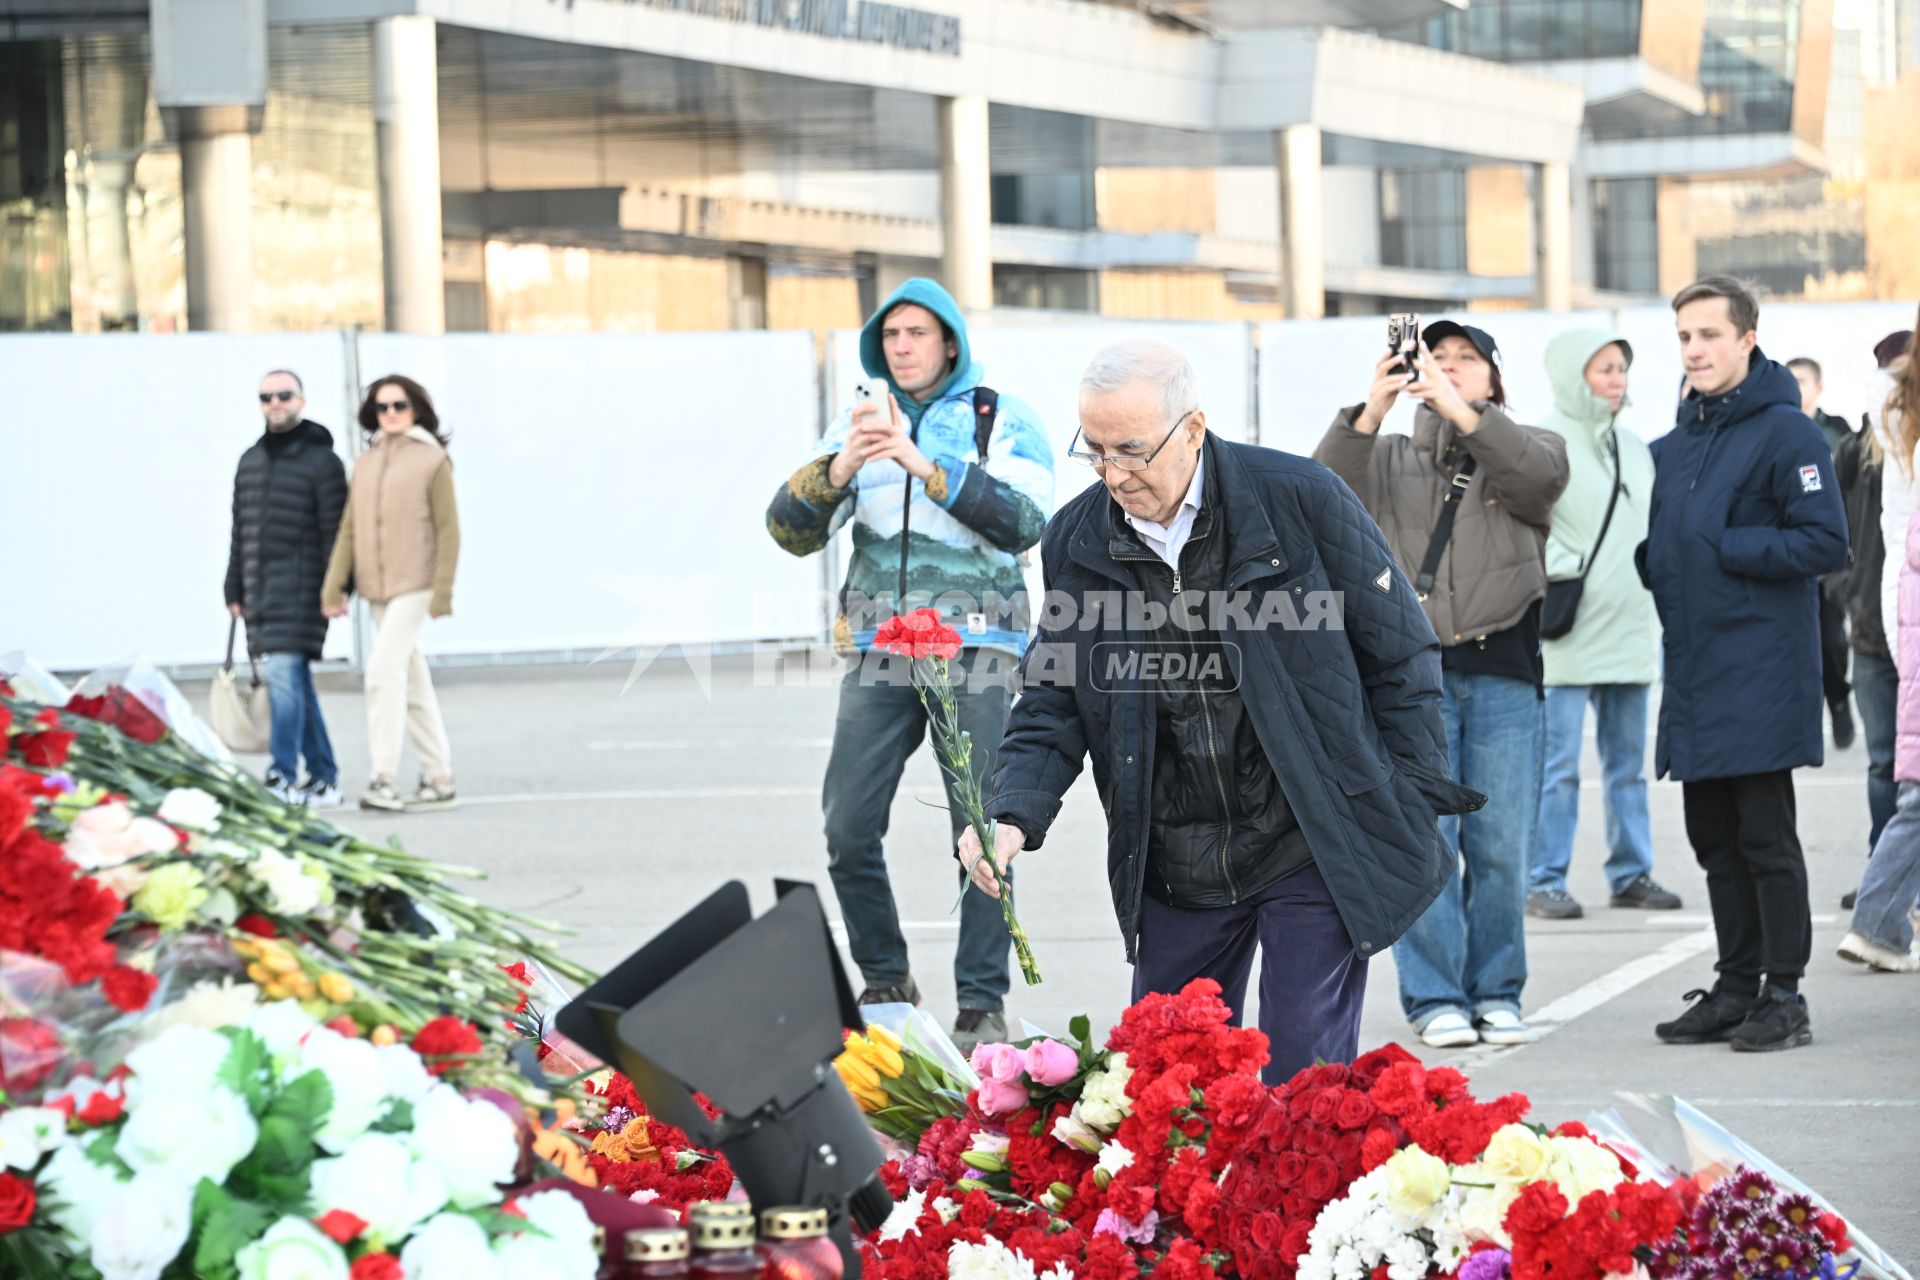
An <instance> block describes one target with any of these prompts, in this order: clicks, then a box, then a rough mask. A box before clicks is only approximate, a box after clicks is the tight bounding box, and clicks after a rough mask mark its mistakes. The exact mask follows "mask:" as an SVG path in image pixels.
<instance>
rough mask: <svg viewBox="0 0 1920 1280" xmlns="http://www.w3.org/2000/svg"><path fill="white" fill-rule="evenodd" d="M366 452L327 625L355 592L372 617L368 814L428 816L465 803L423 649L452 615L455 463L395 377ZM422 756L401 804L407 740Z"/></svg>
mask: <svg viewBox="0 0 1920 1280" xmlns="http://www.w3.org/2000/svg"><path fill="white" fill-rule="evenodd" d="M360 426H361V429H362V430H364V431H365V432H366V433H367V434H368V436H369V437H370V442H369V446H368V449H367V451H366V452H365V453H364V454H362V455H361V456H360V459H359V461H358V462H356V463H355V464H354V468H353V484H352V487H351V489H350V491H349V493H348V495H347V509H346V512H345V514H344V515H342V516H341V519H340V535H339V537H338V539H337V540H336V541H335V542H334V544H333V560H332V562H331V563H330V564H329V565H328V566H327V578H326V582H325V584H324V585H323V586H322V588H321V608H322V610H323V611H324V612H325V613H326V614H327V616H328V617H335V618H337V617H339V616H340V615H341V614H344V613H345V612H346V611H347V599H346V594H347V591H348V589H349V586H351V588H352V589H353V590H355V591H358V592H359V593H360V595H361V596H362V597H364V598H365V599H366V601H367V603H369V604H370V605H372V606H373V625H374V627H375V628H376V630H377V638H376V639H375V641H374V645H373V654H372V656H371V657H370V658H369V659H368V661H367V742H368V751H369V754H370V755H371V756H372V758H373V777H372V779H371V780H370V781H369V782H368V783H367V789H366V791H365V792H364V793H363V794H362V795H361V797H360V806H361V808H363V809H380V810H385V811H388V812H398V811H402V810H404V811H406V812H409V813H414V812H425V811H429V810H436V809H451V808H453V807H454V806H455V805H456V804H457V803H458V799H457V796H456V794H455V791H454V785H453V758H452V753H451V752H450V750H449V749H448V746H447V728H446V724H445V723H444V722H443V721H442V719H441V716H440V703H439V700H438V699H437V698H436V697H435V696H434V692H433V677H432V676H431V675H429V674H428V672H427V660H426V658H425V657H424V656H422V654H421V652H420V648H419V644H418V640H419V637H420V629H421V628H422V627H424V626H425V625H426V623H427V619H429V618H444V617H446V616H447V615H448V614H450V613H452V612H453V573H454V567H455V565H456V564H457V563H458V561H459V559H460V517H459V513H458V511H457V510H456V509H455V505H454V497H453V462H452V460H451V459H449V458H448V457H447V449H446V445H447V436H446V435H445V434H444V433H442V432H441V430H440V416H439V415H438V414H437V413H435V412H434V409H433V400H432V399H431V398H430V397H429V396H428V395H427V389H426V388H425V387H423V386H421V385H420V384H419V383H417V382H415V381H414V380H413V379H411V378H406V377H402V376H400V375H399V374H394V375H392V376H390V377H387V378H382V379H381V380H380V381H379V382H376V383H374V385H373V390H372V391H370V392H368V393H367V398H366V400H365V402H364V403H362V404H361V406H360ZM407 737H411V738H412V739H413V749H414V751H415V752H416V753H418V755H419V756H420V785H419V787H418V788H416V789H415V791H414V792H413V794H412V795H411V796H408V797H405V798H403V797H402V796H401V794H400V791H399V788H398V787H397V786H396V785H395V783H394V779H395V777H396V776H397V775H398V773H399V770H400V749H401V745H402V741H403V739H404V738H407Z"/></svg>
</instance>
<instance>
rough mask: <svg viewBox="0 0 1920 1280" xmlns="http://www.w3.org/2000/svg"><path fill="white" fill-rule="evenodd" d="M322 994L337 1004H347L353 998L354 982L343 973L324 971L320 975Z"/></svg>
mask: <svg viewBox="0 0 1920 1280" xmlns="http://www.w3.org/2000/svg"><path fill="white" fill-rule="evenodd" d="M320 994H321V995H323V996H325V997H326V998H327V999H329V1000H331V1001H333V1002H334V1003H335V1004H345V1003H347V1001H349V1000H351V999H353V983H351V982H349V981H348V980H347V976H346V975H345V974H343V973H323V974H321V975H320Z"/></svg>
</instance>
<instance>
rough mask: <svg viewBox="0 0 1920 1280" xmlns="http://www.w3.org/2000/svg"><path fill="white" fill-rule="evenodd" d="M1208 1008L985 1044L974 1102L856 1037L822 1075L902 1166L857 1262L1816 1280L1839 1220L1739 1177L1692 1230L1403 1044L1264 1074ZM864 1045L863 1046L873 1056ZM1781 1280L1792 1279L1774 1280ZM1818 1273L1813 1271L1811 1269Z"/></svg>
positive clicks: (1136, 1271) (1073, 1269) (1550, 1278)
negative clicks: (886, 1215) (1091, 1032)
mask: <svg viewBox="0 0 1920 1280" xmlns="http://www.w3.org/2000/svg"><path fill="white" fill-rule="evenodd" d="M1227 1019H1228V1011H1227V1008H1226V1006H1225V1005H1224V1004H1223V1003H1221V1001H1220V999H1219V988H1218V987H1217V986H1216V985H1215V984H1213V983H1212V982H1209V981H1204V980H1203V981H1198V982H1195V983H1192V984H1190V985H1189V986H1188V987H1187V988H1186V989H1185V990H1184V991H1182V992H1181V993H1180V994H1179V995H1177V996H1149V997H1148V998H1147V999H1145V1000H1143V1001H1141V1002H1140V1003H1139V1004H1137V1005H1135V1006H1134V1007H1133V1008H1131V1009H1129V1010H1128V1011H1127V1012H1126V1014H1125V1015H1124V1016H1123V1017H1122V1019H1121V1022H1120V1025H1119V1026H1118V1027H1116V1028H1115V1029H1114V1031H1113V1032H1112V1034H1111V1035H1110V1036H1109V1038H1108V1040H1107V1044H1106V1047H1105V1048H1104V1049H1099V1048H1095V1047H1094V1046H1092V1045H1091V1044H1089V1043H1088V1034H1087V1032H1088V1024H1087V1021H1086V1020H1085V1019H1078V1020H1076V1022H1075V1024H1074V1026H1073V1027H1072V1029H1071V1033H1070V1035H1069V1037H1068V1038H1067V1039H1066V1040H1053V1039H1047V1038H1039V1039H1034V1040H1029V1041H1023V1042H1020V1043H1018V1044H983V1045H981V1046H979V1047H978V1048H977V1049H976V1050H975V1051H974V1055H973V1059H972V1066H973V1069H974V1071H975V1072H976V1073H977V1074H978V1077H979V1082H978V1085H977V1086H976V1087H972V1088H970V1089H969V1088H966V1087H965V1082H962V1081H958V1080H955V1079H954V1078H953V1077H952V1076H951V1074H950V1073H947V1072H944V1071H942V1070H941V1069H940V1068H939V1067H938V1066H936V1065H934V1064H933V1063H932V1062H931V1061H930V1060H929V1059H928V1058H927V1057H924V1056H922V1055H920V1054H917V1053H914V1052H911V1051H905V1052H902V1051H900V1050H899V1049H898V1047H897V1046H898V1041H897V1040H895V1039H893V1038H891V1037H885V1036H884V1034H883V1033H880V1032H879V1031H878V1029H870V1031H869V1034H868V1036H867V1037H865V1038H864V1039H861V1038H855V1040H850V1041H849V1047H848V1051H847V1053H846V1054H844V1055H843V1056H842V1058H841V1059H840V1060H839V1062H837V1063H836V1066H837V1068H838V1069H839V1070H840V1072H841V1075H842V1078H843V1079H844V1080H846V1081H847V1083H848V1084H849V1087H850V1088H851V1089H852V1091H853V1092H854V1095H855V1098H856V1100H857V1101H858V1102H859V1103H860V1105H861V1106H862V1107H863V1108H864V1109H865V1110H866V1111H867V1112H868V1114H869V1118H870V1120H871V1121H872V1122H873V1123H874V1126H875V1128H876V1129H877V1130H879V1131H881V1132H882V1133H885V1134H887V1135H889V1136H890V1137H892V1138H894V1139H896V1140H898V1141H901V1142H903V1143H905V1144H906V1145H907V1146H908V1147H909V1148H910V1154H909V1155H907V1156H905V1157H904V1158H903V1159H901V1160H899V1161H897V1162H895V1163H893V1164H890V1165H889V1166H888V1167H887V1168H886V1169H885V1170H884V1171H883V1172H884V1173H885V1175H886V1176H887V1177H888V1178H889V1180H890V1184H891V1185H892V1186H893V1188H894V1190H895V1194H896V1196H897V1197H900V1198H902V1203H901V1204H900V1206H899V1208H898V1209H897V1210H896V1212H895V1214H894V1216H893V1218H892V1219H891V1220H890V1221H889V1222H888V1223H887V1224H886V1226H885V1227H884V1228H882V1229H881V1230H880V1231H879V1232H878V1233H876V1234H875V1235H874V1237H873V1238H871V1239H870V1240H869V1241H867V1242H866V1244H865V1246H864V1247H865V1248H867V1249H868V1250H869V1253H868V1258H869V1265H870V1268H871V1270H872V1271H873V1272H874V1273H876V1274H878V1275H880V1276H882V1277H885V1280H932V1278H933V1277H937V1276H943V1275H956V1276H959V1275H964V1276H967V1277H970V1278H972V1280H1069V1278H1070V1277H1082V1278H1084V1280H1134V1278H1135V1277H1137V1276H1139V1275H1142V1274H1145V1273H1148V1272H1151V1273H1152V1274H1154V1275H1155V1276H1160V1275H1162V1273H1163V1272H1164V1274H1165V1276H1166V1277H1168V1278H1169V1280H1209V1278H1210V1277H1246V1278H1248V1280H1294V1278H1295V1277H1298V1278H1299V1280H1425V1278H1426V1277H1430V1276H1454V1275H1458V1276H1462V1277H1465V1280H1508V1278H1509V1277H1512V1278H1513V1280H1603V1278H1604V1277H1627V1276H1631V1275H1636V1274H1641V1275H1644V1274H1647V1272H1646V1270H1645V1269H1646V1268H1649V1267H1651V1274H1652V1275H1654V1276H1656V1277H1660V1278H1661V1280H1665V1278H1666V1277H1675V1278H1676V1280H1684V1278H1690V1277H1695V1276H1699V1277H1706V1276H1715V1277H1732V1276H1742V1277H1760V1276H1781V1277H1787V1276H1796V1277H1808V1278H1810V1277H1812V1276H1815V1275H1825V1276H1827V1277H1829V1280H1831V1277H1832V1276H1833V1274H1834V1255H1835V1254H1836V1253H1838V1252H1839V1251H1841V1250H1842V1249H1844V1248H1845V1247H1846V1245H1845V1234H1846V1228H1845V1224H1844V1223H1841V1222H1840V1221H1839V1219H1837V1218H1832V1217H1830V1216H1827V1217H1822V1216H1821V1215H1818V1214H1816V1213H1815V1212H1814V1210H1813V1207H1812V1205H1811V1203H1810V1202H1808V1201H1804V1200H1798V1199H1791V1198H1779V1197H1775V1198H1773V1199H1768V1198H1767V1194H1763V1189H1767V1188H1770V1187H1771V1184H1767V1183H1764V1180H1760V1179H1758V1178H1757V1176H1756V1175H1743V1176H1742V1178H1740V1179H1731V1180H1729V1181H1728V1182H1727V1183H1726V1184H1723V1185H1722V1186H1720V1187H1719V1188H1716V1189H1715V1190H1713V1191H1710V1192H1708V1193H1707V1194H1706V1195H1705V1196H1704V1197H1702V1198H1701V1199H1700V1202H1699V1205H1698V1207H1697V1208H1695V1209H1694V1210H1693V1212H1692V1214H1691V1217H1690V1218H1689V1214H1688V1211H1687V1206H1686V1204H1685V1202H1684V1200H1683V1196H1684V1195H1685V1194H1686V1192H1685V1186H1686V1184H1684V1183H1683V1184H1680V1185H1679V1186H1675V1187H1667V1186H1662V1185H1660V1184H1658V1183H1656V1182H1653V1181H1643V1180H1639V1178H1638V1171H1637V1170H1635V1169H1634V1168H1633V1167H1632V1166H1631V1165H1629V1164H1627V1163H1626V1162H1625V1161H1623V1160H1622V1158H1621V1157H1620V1156H1619V1155H1618V1154H1617V1153H1616V1152H1615V1151H1614V1150H1613V1149H1611V1148H1609V1147H1608V1146H1606V1145H1605V1144H1603V1143H1602V1142H1600V1141H1599V1140H1598V1139H1596V1138H1595V1137H1594V1136H1593V1135H1592V1134H1590V1133H1589V1132H1588V1131H1587V1130H1586V1129H1585V1128H1584V1127H1583V1126H1581V1125H1579V1124H1576V1123H1569V1124H1565V1125H1562V1126H1560V1128H1558V1129H1556V1130H1554V1131H1552V1132H1548V1131H1546V1130H1545V1129H1543V1128H1541V1127H1540V1126H1538V1125H1533V1124H1529V1123H1527V1122H1526V1114H1527V1110H1528V1102H1527V1099H1526V1098H1525V1097H1524V1096H1522V1095H1519V1094H1509V1095H1506V1096H1504V1097H1501V1098H1496V1099H1492V1100H1490V1101H1482V1100H1480V1099H1477V1098H1475V1097H1474V1096H1473V1094H1472V1092H1471V1090H1470V1089H1469V1088H1468V1084H1467V1080H1466V1078H1465V1077H1464V1076H1462V1075H1461V1074H1460V1073H1459V1072H1458V1071H1455V1070H1453V1069H1451V1068H1447V1067H1434V1068H1429V1067H1426V1066H1424V1065H1423V1064H1422V1063H1420V1061H1419V1060H1418V1059H1416V1058H1415V1057H1414V1056H1413V1055H1412V1054H1410V1053H1407V1052H1406V1051H1405V1050H1403V1049H1401V1048H1399V1047H1398V1046H1394V1045H1388V1046H1386V1047H1384V1048H1381V1049H1377V1050H1375V1051H1373V1052H1371V1053H1368V1054H1365V1055H1363V1056H1362V1057H1361V1058H1360V1059H1359V1060H1358V1061H1356V1062H1355V1063H1353V1064H1352V1065H1351V1066H1348V1065H1340V1064H1332V1065H1319V1066H1315V1067H1309V1068H1307V1069H1305V1070H1303V1071H1301V1072H1299V1073H1298V1074H1297V1075H1296V1076H1295V1077H1294V1078H1293V1079H1292V1080H1290V1081H1288V1082H1287V1083H1286V1084H1284V1085H1281V1086H1279V1087H1277V1088H1271V1089H1270V1088H1268V1087H1266V1086H1265V1085H1263V1084H1262V1083H1261V1081H1260V1078H1259V1074H1258V1073H1259V1070H1260V1068H1261V1066H1262V1065H1264V1062H1265V1058H1266V1041H1265V1037H1264V1036H1262V1035H1261V1034H1260V1033H1259V1032H1257V1031H1248V1030H1241V1029H1237V1028H1234V1027H1231V1026H1229V1025H1228V1023H1227ZM876 1042H877V1043H876ZM1789 1264H1791V1265H1789ZM1821 1268H1824V1269H1825V1270H1824V1271H1822V1270H1821Z"/></svg>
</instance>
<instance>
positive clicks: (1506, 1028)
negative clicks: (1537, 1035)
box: [1478, 1009, 1533, 1044]
mask: <svg viewBox="0 0 1920 1280" xmlns="http://www.w3.org/2000/svg"><path fill="white" fill-rule="evenodd" d="M1478 1025H1479V1030H1480V1039H1481V1041H1482V1042H1483V1043H1485V1044H1526V1043H1528V1042H1530V1041H1531V1040H1532V1039H1533V1029H1532V1028H1531V1027H1529V1026H1527V1024H1526V1023H1524V1022H1522V1021H1521V1020H1520V1015H1519V1014H1517V1013H1514V1012H1513V1011H1512V1010H1510V1009H1489V1010H1487V1011H1486V1012H1485V1013H1483V1014H1481V1015H1480V1020H1479V1024H1478Z"/></svg>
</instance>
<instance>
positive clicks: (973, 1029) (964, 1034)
mask: <svg viewBox="0 0 1920 1280" xmlns="http://www.w3.org/2000/svg"><path fill="white" fill-rule="evenodd" d="M1006 1038H1007V1015H1006V1014H1004V1013H1002V1012H1001V1011H1000V1010H998V1009H962V1010H961V1011H960V1016H959V1017H957V1018H955V1019H954V1020H953V1047H954V1048H956V1049H958V1050H959V1051H960V1052H962V1053H965V1054H971V1053H972V1052H973V1047H974V1046H975V1045H977V1044H979V1043H980V1042H981V1041H982V1040H985V1041H987V1042H988V1043H990V1044H994V1043H999V1042H1001V1041H1004V1040H1005V1039H1006Z"/></svg>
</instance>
